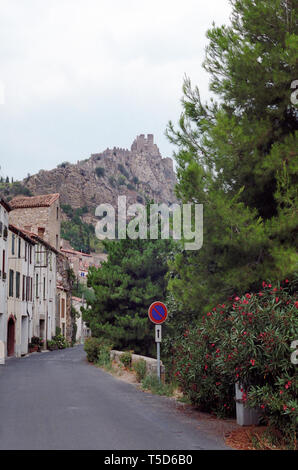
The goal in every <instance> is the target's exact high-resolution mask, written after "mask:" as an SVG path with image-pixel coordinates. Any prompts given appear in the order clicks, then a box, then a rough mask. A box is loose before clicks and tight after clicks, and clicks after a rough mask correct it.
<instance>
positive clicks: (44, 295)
mask: <svg viewBox="0 0 298 470" xmlns="http://www.w3.org/2000/svg"><path fill="white" fill-rule="evenodd" d="M43 300H46V278H45V277H44V278H43Z"/></svg>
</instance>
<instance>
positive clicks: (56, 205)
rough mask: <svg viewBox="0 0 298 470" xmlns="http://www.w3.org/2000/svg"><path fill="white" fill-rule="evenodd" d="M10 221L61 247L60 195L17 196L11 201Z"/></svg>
mask: <svg viewBox="0 0 298 470" xmlns="http://www.w3.org/2000/svg"><path fill="white" fill-rule="evenodd" d="M10 205H11V208H12V212H11V214H10V223H12V224H14V225H16V226H17V227H22V228H23V229H25V230H27V231H28V232H33V233H35V234H37V235H38V236H39V237H41V238H43V239H44V240H45V241H47V242H48V243H49V244H50V245H51V246H53V247H55V248H56V250H59V249H60V226H61V214H60V195H59V194H58V193H55V194H45V195H41V196H32V197H28V196H26V197H25V196H16V197H15V198H14V199H12V200H11V201H10Z"/></svg>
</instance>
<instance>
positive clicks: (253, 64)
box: [167, 0, 298, 318]
mask: <svg viewBox="0 0 298 470" xmlns="http://www.w3.org/2000/svg"><path fill="white" fill-rule="evenodd" d="M231 3H232V5H233V15H232V24H231V26H223V27H215V26H214V27H213V28H212V29H211V30H210V31H208V35H207V36H208V39H209V44H208V46H207V50H206V51H207V53H206V60H205V68H206V70H207V71H208V72H209V74H210V76H211V84H210V87H211V89H212V91H213V92H214V94H215V96H216V97H217V99H218V102H215V101H211V102H210V103H209V104H204V103H203V102H202V100H201V97H200V93H199V90H198V88H196V87H195V88H193V87H192V85H191V83H190V80H189V79H187V78H186V79H185V82H184V87H183V91H184V96H183V100H182V105H183V113H182V115H181V119H180V122H179V128H178V129H177V130H176V129H175V128H174V126H173V124H172V123H170V124H169V127H168V131H167V134H168V137H169V139H170V140H171V142H173V143H174V144H176V145H177V147H178V151H177V154H176V155H175V157H176V161H177V177H178V185H177V195H178V197H179V198H180V199H181V200H182V201H183V202H199V203H202V204H203V205H204V243H203V247H202V249H201V250H200V251H198V252H181V253H179V254H178V256H177V257H176V260H175V262H174V263H173V264H172V266H171V270H172V279H171V281H170V290H171V292H172V294H173V296H174V297H175V299H176V300H177V303H178V302H179V303H180V307H181V309H182V310H181V312H183V313H185V312H187V314H188V313H190V314H192V316H193V318H196V317H197V316H199V315H201V314H202V312H203V311H206V310H208V309H209V308H210V307H211V306H212V305H214V304H216V303H217V302H219V301H221V300H222V299H224V298H225V297H226V296H228V295H231V294H233V293H234V292H236V291H237V292H239V293H241V292H245V291H246V290H247V289H255V288H257V286H258V285H259V283H260V282H261V281H262V279H266V278H270V279H272V280H278V279H282V278H284V277H286V276H289V275H290V274H291V273H293V271H294V270H295V269H296V267H297V261H298V258H297V239H298V238H297V228H298V227H297V220H298V219H297V187H298V185H297V182H298V181H297V175H298V167H297V162H298V159H297V148H298V146H297V108H295V105H294V104H292V103H291V100H290V97H291V82H292V81H293V80H294V79H295V78H296V77H298V69H297V52H296V48H297V8H296V7H295V6H294V2H292V1H290V0H289V1H287V2H281V1H280V0H263V1H258V2H256V1H254V0H237V1H236V0H235V1H234V0H233V1H232V2H231Z"/></svg>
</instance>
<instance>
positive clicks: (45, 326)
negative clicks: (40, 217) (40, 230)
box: [30, 233, 59, 346]
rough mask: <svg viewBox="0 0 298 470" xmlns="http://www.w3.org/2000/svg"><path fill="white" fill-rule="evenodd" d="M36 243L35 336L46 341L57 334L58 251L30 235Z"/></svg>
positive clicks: (42, 240)
mask: <svg viewBox="0 0 298 470" xmlns="http://www.w3.org/2000/svg"><path fill="white" fill-rule="evenodd" d="M30 236H31V238H32V239H33V240H34V241H35V243H36V246H35V263H34V297H35V315H34V322H33V336H38V337H40V338H41V339H43V340H44V344H45V346H46V341H47V340H51V339H52V337H53V336H55V334H56V283H57V256H58V253H59V252H58V250H56V248H54V247H53V246H52V245H50V244H49V243H48V242H46V241H45V240H44V239H42V238H41V237H39V236H38V235H36V234H35V233H30Z"/></svg>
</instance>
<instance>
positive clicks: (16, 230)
mask: <svg viewBox="0 0 298 470" xmlns="http://www.w3.org/2000/svg"><path fill="white" fill-rule="evenodd" d="M8 228H9V230H10V231H11V232H13V233H14V234H16V235H19V236H20V237H22V238H23V239H24V240H26V241H27V242H29V243H31V244H32V245H36V241H35V240H33V238H32V237H31V235H30V234H29V233H28V232H26V230H23V229H21V228H18V227H16V226H15V225H12V224H9V227H8Z"/></svg>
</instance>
